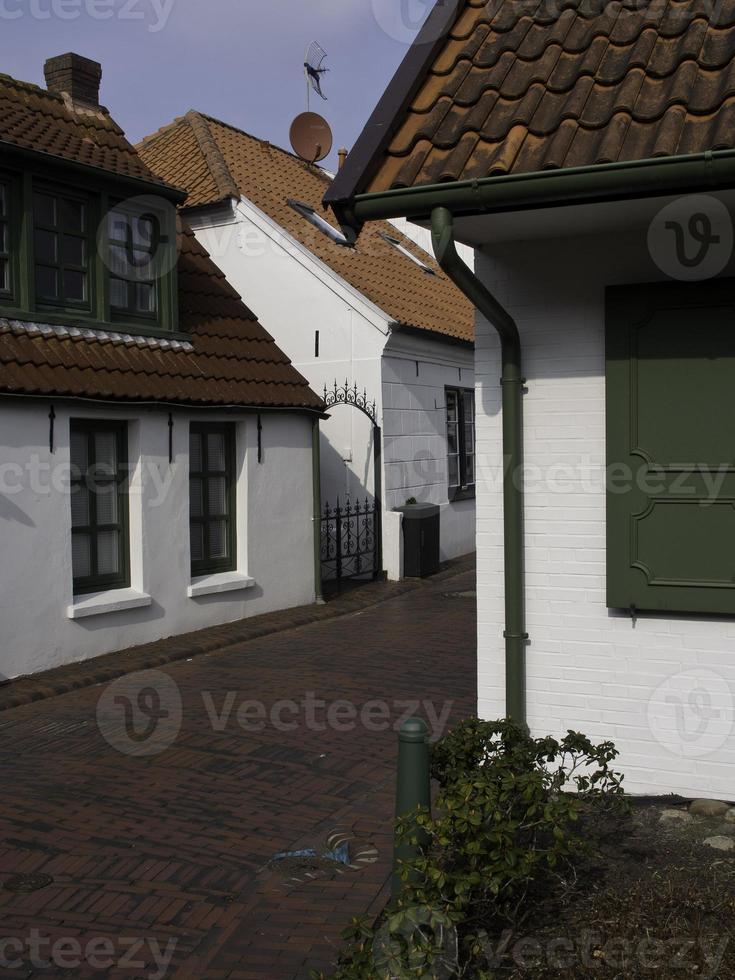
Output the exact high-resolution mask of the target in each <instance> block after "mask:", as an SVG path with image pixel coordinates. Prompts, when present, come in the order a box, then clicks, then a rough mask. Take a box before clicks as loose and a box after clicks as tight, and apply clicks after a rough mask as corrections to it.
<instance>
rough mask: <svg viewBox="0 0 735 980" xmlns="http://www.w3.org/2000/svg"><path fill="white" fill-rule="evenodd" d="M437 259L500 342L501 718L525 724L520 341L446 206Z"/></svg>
mask: <svg viewBox="0 0 735 980" xmlns="http://www.w3.org/2000/svg"><path fill="white" fill-rule="evenodd" d="M431 237H432V242H433V245H434V254H435V256H436V260H437V262H438V263H439V265H440V266H441V268H442V269H443V270H444V272H445V273H446V274H447V276H449V278H450V279H451V280H452V282H453V283H454V284H455V285H456V286H457V288H458V289H460V290H461V292H463V293H464V295H465V296H466V297H467V298H468V299H469V300H470V302H471V303H472V304H473V305H474V306H475V307H476V308H477V309H478V310H479V311H480V313H482V315H483V316H484V317H485V318H486V319H487V320H488V322H489V323H491V324H492V326H493V327H494V328H495V330H496V331H497V333H498V336H499V337H500V347H501V360H502V377H501V381H500V383H501V387H502V394H503V535H504V539H505V549H504V562H505V631H504V633H503V636H504V637H505V706H506V715H507V716H508V717H509V718H513V719H514V720H515V721H517V722H519V723H520V724H522V725H525V724H526V650H525V647H526V642H527V641H528V633H526V603H525V591H524V568H523V564H524V563H523V550H524V549H523V470H522V467H523V384H524V380H525V379H524V378H523V371H522V365H521V338H520V334H519V333H518V327H517V325H516V322H515V320H514V319H513V317H512V316H511V315H510V314H509V313H508V311H507V310H505V309H504V308H503V307H502V306H501V305H500V303H499V302H498V301H497V300H496V299H495V297H494V296H492V294H491V293H490V291H489V290H488V289H487V288H486V287H485V286H484V285H483V284H482V283H481V282H480V280H479V279H478V278H477V276H476V275H475V274H474V272H472V270H471V269H470V268H469V267H468V266H467V265H466V264H465V263H464V262H463V261H462V259H461V258H460V257H459V255H458V254H457V249H456V246H455V242H454V217H453V215H452V213H451V211H449V209H448V208H445V207H436V208H434V210H433V211H432V212H431Z"/></svg>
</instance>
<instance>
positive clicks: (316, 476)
mask: <svg viewBox="0 0 735 980" xmlns="http://www.w3.org/2000/svg"><path fill="white" fill-rule="evenodd" d="M319 439H320V430H319V419H318V418H314V419H312V422H311V483H312V493H313V496H314V595H315V601H316V602H317V604H319V605H321V604H322V603H323V602H324V595H323V594H322V557H321V546H322V520H321V518H322V483H321V446H320V443H319Z"/></svg>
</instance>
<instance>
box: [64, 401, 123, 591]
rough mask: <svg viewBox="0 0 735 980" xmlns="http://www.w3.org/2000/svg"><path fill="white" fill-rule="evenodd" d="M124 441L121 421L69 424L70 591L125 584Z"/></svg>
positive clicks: (112, 587)
mask: <svg viewBox="0 0 735 980" xmlns="http://www.w3.org/2000/svg"><path fill="white" fill-rule="evenodd" d="M126 443H127V430H126V426H125V423H122V422H120V423H114V422H87V421H72V423H71V474H72V476H71V524H72V532H71V534H72V538H71V541H72V570H73V576H74V592H75V593H76V594H80V593H85V592H101V591H103V590H105V589H115V588H126V587H127V586H128V585H129V584H130V579H129V573H128V538H127V523H128V521H127V518H128V499H127V472H126V471H127V452H126V449H127V445H126Z"/></svg>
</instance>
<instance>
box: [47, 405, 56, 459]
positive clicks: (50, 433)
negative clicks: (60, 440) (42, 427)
mask: <svg viewBox="0 0 735 980" xmlns="http://www.w3.org/2000/svg"><path fill="white" fill-rule="evenodd" d="M55 421H56V409H55V408H54V406H53V405H52V406H51V408H50V409H49V413H48V451H49V452H50V453H53V452H54V422H55Z"/></svg>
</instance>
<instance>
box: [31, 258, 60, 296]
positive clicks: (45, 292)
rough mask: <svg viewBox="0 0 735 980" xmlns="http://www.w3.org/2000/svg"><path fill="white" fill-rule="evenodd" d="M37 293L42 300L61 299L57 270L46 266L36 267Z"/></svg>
mask: <svg viewBox="0 0 735 980" xmlns="http://www.w3.org/2000/svg"><path fill="white" fill-rule="evenodd" d="M36 292H37V293H38V295H39V296H40V297H41V298H42V299H58V298H59V275H58V273H57V271H56V269H49V268H48V266H45V265H37V266H36Z"/></svg>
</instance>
